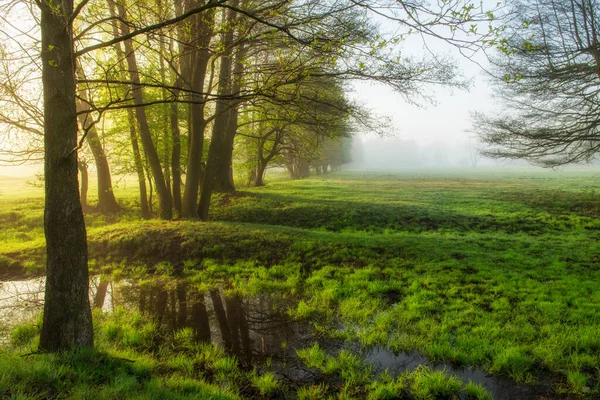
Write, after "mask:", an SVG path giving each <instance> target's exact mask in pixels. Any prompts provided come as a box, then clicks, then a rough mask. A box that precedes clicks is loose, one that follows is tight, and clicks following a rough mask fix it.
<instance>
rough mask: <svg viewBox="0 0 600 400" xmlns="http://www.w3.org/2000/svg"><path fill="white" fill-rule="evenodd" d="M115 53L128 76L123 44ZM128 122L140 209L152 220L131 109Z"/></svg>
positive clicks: (116, 30)
mask: <svg viewBox="0 0 600 400" xmlns="http://www.w3.org/2000/svg"><path fill="white" fill-rule="evenodd" d="M108 8H109V10H110V14H111V16H112V17H116V11H115V8H114V4H113V3H112V1H111V0H109V1H108ZM111 25H112V30H113V36H114V37H117V36H119V27H118V23H117V20H116V19H115V20H113V21H112V24H111ZM115 52H116V53H117V58H118V59H119V67H120V69H121V71H123V72H121V74H122V75H127V73H126V72H125V71H126V69H125V63H124V62H123V59H124V58H125V53H124V52H123V49H122V48H121V43H115ZM126 79H127V77H126V76H123V80H126ZM127 122H128V124H129V139H130V140H131V148H132V151H133V160H134V163H135V170H136V172H137V176H138V185H139V191H140V208H141V210H142V218H144V219H150V218H151V217H152V210H151V209H150V206H149V204H148V193H147V191H146V177H145V176H144V164H143V163H142V156H141V154H140V146H139V144H138V140H137V131H136V122H135V115H134V113H133V110H131V109H130V108H128V109H127Z"/></svg>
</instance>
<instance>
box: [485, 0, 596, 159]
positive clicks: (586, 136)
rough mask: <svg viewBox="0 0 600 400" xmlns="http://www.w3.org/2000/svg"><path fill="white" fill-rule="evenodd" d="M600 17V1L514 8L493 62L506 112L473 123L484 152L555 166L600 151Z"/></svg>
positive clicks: (534, 1) (549, 1)
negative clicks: (599, 116) (484, 146)
mask: <svg viewBox="0 0 600 400" xmlns="http://www.w3.org/2000/svg"><path fill="white" fill-rule="evenodd" d="M599 15H600V3H599V2H598V1H596V0H567V1H556V0H531V1H519V2H517V3H516V4H515V5H514V8H513V9H512V14H509V15H507V18H511V19H510V21H509V23H508V24H507V29H506V32H505V34H506V36H505V38H503V39H501V40H499V41H498V42H497V43H496V45H497V47H499V49H500V50H501V51H500V54H499V55H498V56H497V57H496V58H495V59H493V62H494V71H493V72H494V73H495V75H496V87H495V89H496V93H497V94H498V95H499V97H500V98H501V99H502V100H503V102H504V110H503V111H502V112H501V113H498V114H497V115H484V114H476V115H475V118H474V130H475V131H476V132H477V133H479V136H480V138H481V140H482V142H484V143H486V144H487V145H488V146H489V147H488V148H487V149H486V150H485V151H483V154H484V155H486V156H490V157H495V158H513V159H520V158H521V159H526V160H528V161H530V162H533V163H536V164H539V165H542V166H545V167H554V166H559V165H564V164H569V163H575V162H583V161H590V160H591V159H593V157H594V156H595V155H596V154H597V153H598V151H600V130H599V128H600V118H598V115H600V101H599V100H598V99H599V95H600V36H599V32H600V19H598V17H599Z"/></svg>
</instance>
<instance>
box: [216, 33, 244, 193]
mask: <svg viewBox="0 0 600 400" xmlns="http://www.w3.org/2000/svg"><path fill="white" fill-rule="evenodd" d="M245 54H246V50H245V47H244V45H243V44H242V45H240V46H239V47H238V48H237V51H236V55H235V65H234V67H233V71H232V72H231V77H230V78H229V79H231V80H232V85H231V88H230V90H229V94H232V95H236V94H239V92H240V89H241V86H242V85H241V83H242V74H243V72H244V64H243V63H242V61H243V59H244V57H245ZM228 103H229V104H228V107H229V111H228V116H227V124H226V128H225V132H223V134H224V135H225V137H224V141H223V146H224V147H223V154H222V156H221V157H219V164H218V166H217V171H216V174H215V179H214V190H215V191H216V192H221V193H231V192H234V191H235V184H234V182H233V171H232V164H233V142H234V140H235V135H236V134H237V128H238V107H239V106H240V101H239V100H230V101H229V102H228Z"/></svg>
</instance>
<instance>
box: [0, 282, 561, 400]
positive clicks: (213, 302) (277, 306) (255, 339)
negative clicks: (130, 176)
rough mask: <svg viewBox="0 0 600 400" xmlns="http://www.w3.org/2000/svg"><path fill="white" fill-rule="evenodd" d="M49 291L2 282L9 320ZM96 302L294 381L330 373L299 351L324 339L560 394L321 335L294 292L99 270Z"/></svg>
mask: <svg viewBox="0 0 600 400" xmlns="http://www.w3.org/2000/svg"><path fill="white" fill-rule="evenodd" d="M43 290H44V280H43V278H37V279H31V280H26V281H14V282H1V283H0V318H1V321H2V325H4V326H7V325H15V324H17V323H19V322H22V321H24V320H27V319H31V318H33V317H35V316H36V315H37V314H38V313H39V312H40V311H41V309H42V306H43V298H44V293H43ZM90 303H91V304H92V305H93V306H94V307H96V308H100V309H102V310H104V311H106V312H110V311H112V310H114V308H115V307H116V306H123V307H125V308H129V309H137V310H139V311H140V312H142V313H143V314H146V315H150V316H152V317H154V318H155V319H156V320H157V322H159V323H160V324H162V325H164V326H166V327H168V328H170V329H171V330H173V331H176V330H179V329H182V328H191V329H192V330H193V332H194V335H195V339H196V340H197V341H200V342H212V343H215V344H217V345H219V346H222V347H223V348H224V349H226V351H227V352H229V353H230V354H232V355H235V356H236V358H237V360H238V363H239V365H240V367H241V368H247V369H252V368H257V369H258V370H259V371H264V370H266V369H268V370H270V371H273V372H274V373H275V375H276V377H277V378H278V379H280V380H282V381H283V382H284V383H285V384H287V385H289V386H291V387H298V386H300V385H304V384H316V383H319V382H321V381H324V380H326V379H329V378H328V377H325V376H323V375H321V374H318V373H317V372H316V371H314V370H311V369H307V368H306V367H305V366H304V364H303V363H302V361H301V360H300V359H299V357H298V356H297V354H296V350H297V349H301V348H306V347H307V346H311V345H312V344H314V343H317V342H318V343H319V345H320V347H321V348H323V349H325V350H326V351H327V352H329V353H330V354H336V353H337V352H338V351H339V350H341V349H342V348H346V349H349V350H351V351H352V352H354V353H356V354H360V355H361V357H362V358H363V359H364V360H365V361H367V362H368V363H370V364H372V365H373V372H374V373H375V374H376V375H378V374H381V373H383V372H384V371H386V370H387V371H388V372H389V373H390V374H391V375H392V376H398V375H399V374H400V373H402V372H404V371H407V370H413V369H415V368H416V367H418V366H419V365H426V366H430V367H432V368H434V369H444V370H446V372H447V373H450V374H455V375H456V376H457V377H459V378H460V379H461V380H462V381H463V382H465V383H466V382H468V381H469V380H472V381H473V382H475V383H480V384H482V385H483V386H484V387H485V388H486V389H487V390H488V391H490V392H491V393H492V394H493V395H494V398H495V399H511V400H513V399H516V400H518V399H541V398H543V399H550V398H553V396H554V395H553V394H552V390H551V382H550V378H547V379H545V380H543V379H541V382H542V383H541V384H539V385H519V384H516V383H515V382H514V381H513V380H511V379H507V378H501V377H493V376H489V375H488V374H486V373H485V372H484V371H481V370H470V369H455V368H453V367H452V366H450V365H434V364H432V363H430V362H429V361H428V360H427V359H426V358H425V357H423V356H421V355H420V354H419V353H417V352H411V353H399V354H395V353H393V352H392V351H390V350H387V349H384V348H369V349H364V348H361V347H360V346H358V345H356V344H348V343H344V342H341V341H339V340H332V339H328V338H324V337H322V336H317V335H316V334H315V332H314V329H312V321H309V320H303V321H298V320H293V319H291V318H290V317H289V315H288V314H287V312H286V311H287V310H288V309H289V308H294V307H295V306H296V304H295V302H294V299H291V298H289V297H288V298H281V297H275V296H269V295H257V296H254V297H244V298H242V297H240V296H233V297H226V296H225V295H224V293H223V290H222V289H213V290H209V291H208V292H201V291H198V289H197V288H196V287H195V286H194V285H191V284H189V283H188V282H186V281H183V280H180V281H174V280H169V281H166V280H160V279H159V280H153V281H136V280H121V281H118V282H114V281H109V280H107V279H104V278H99V277H93V278H92V279H91V281H90ZM4 337H6V336H4ZM540 378H542V377H540Z"/></svg>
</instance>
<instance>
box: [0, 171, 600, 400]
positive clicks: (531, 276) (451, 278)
mask: <svg viewBox="0 0 600 400" xmlns="http://www.w3.org/2000/svg"><path fill="white" fill-rule="evenodd" d="M599 189H600V177H597V176H596V172H595V171H593V170H578V171H563V172H554V171H541V172H532V171H526V170H523V171H521V170H518V171H516V172H515V171H511V172H498V171H476V172H475V173H472V174H469V175H467V174H465V173H463V172H460V171H458V172H457V171H444V172H440V171H436V172H428V173H416V172H411V173H397V174H383V173H349V172H348V173H337V174H333V175H328V176H322V177H314V178H311V179H308V180H302V181H291V182H276V183H273V184H271V185H269V186H267V187H265V188H257V189H243V190H240V191H238V193H236V194H235V195H217V196H216V198H215V202H214V206H213V208H212V215H211V217H212V219H213V222H210V223H199V222H192V221H175V222H164V221H156V220H153V221H140V220H139V219H138V217H137V216H136V214H137V212H136V210H135V209H133V208H132V207H131V206H130V204H133V203H134V201H135V200H134V199H135V194H134V192H133V191H132V189H131V186H130V187H129V188H128V189H127V190H125V191H121V192H120V191H119V190H120V189H117V192H116V193H117V197H118V198H119V199H120V200H121V201H122V202H123V204H124V205H125V211H123V213H121V214H120V215H117V216H108V217H106V216H100V215H96V214H90V215H87V216H86V222H87V226H88V236H89V246H90V255H91V258H92V261H91V267H92V268H93V270H95V271H98V272H102V271H103V272H105V273H111V274H114V275H115V276H131V275H132V274H134V275H137V276H144V275H145V274H147V273H156V274H161V275H180V274H183V275H184V276H185V277H186V279H188V280H189V281H190V282H193V283H194V284H197V285H204V286H205V287H206V288H209V287H212V286H213V285H221V284H224V283H225V284H226V285H227V287H229V290H230V291H231V292H236V293H239V294H249V293H262V292H271V293H277V295H281V296H288V295H294V296H297V297H298V298H299V301H298V303H297V305H296V306H295V307H294V308H292V309H290V311H289V312H290V314H292V315H294V316H295V317H297V318H309V319H313V320H314V321H315V327H316V329H318V330H320V331H321V332H322V333H323V334H324V335H328V336H335V337H337V338H340V339H343V340H346V341H348V342H352V343H360V344H361V345H362V346H363V347H369V346H375V345H376V346H383V347H386V348H389V349H393V350H395V351H412V350H418V351H420V352H421V353H423V354H424V355H426V356H427V358H429V359H430V360H432V361H434V362H444V363H450V364H452V365H456V366H461V365H462V366H472V367H476V368H483V369H485V370H487V371H489V372H490V373H492V374H495V375H499V376H506V377H509V378H510V379H514V380H515V381H519V382H534V381H536V380H538V379H539V378H540V377H541V376H550V377H551V379H552V381H553V385H554V389H555V391H556V392H559V393H561V392H564V393H568V395H569V396H581V397H586V396H587V397H593V396H597V395H598V394H599V393H600V387H599V386H600V369H599V368H598V365H600V341H599V340H598V338H599V337H600V313H599V311H598V310H599V305H600V283H599V282H600V267H599V266H600V242H599V240H598V239H599V238H600V219H599V218H598V217H599V216H600V191H599ZM41 207H42V201H41V199H40V198H39V197H37V198H31V199H24V198H17V197H16V196H15V197H11V196H10V194H7V195H5V196H3V197H1V198H0V223H2V226H3V228H4V229H3V231H2V233H0V267H3V269H4V270H7V271H16V270H22V269H23V268H24V267H25V266H27V267H28V270H29V271H32V272H33V273H36V271H37V273H40V272H41V266H43V246H44V241H43V224H42V222H43V221H42V211H41ZM147 323H150V322H147ZM103 324H104V325H103V326H104V328H102V329H104V330H105V331H103V332H104V333H103V334H105V335H108V336H107V338H109V339H110V338H112V336H110V335H115V336H114V337H115V338H120V339H119V340H121V341H122V342H123V345H124V346H125V347H126V348H127V349H134V350H135V351H141V352H143V351H146V350H147V349H146V348H145V347H144V346H145V343H146V341H147V340H148V337H147V336H145V335H149V333H148V332H153V330H152V329H153V328H152V326H146V327H145V328H144V326H145V325H140V326H137V327H136V328H131V329H132V330H131V331H130V332H128V333H123V332H122V331H121V330H118V329H117V328H114V327H113V328H111V326H113V325H114V324H113V325H111V324H112V323H111V322H110V321H106V322H103ZM116 326H118V324H116ZM332 326H335V327H336V328H335V329H332V328H331V327H332ZM340 326H341V328H340ZM111 329H114V330H115V332H113V333H110V332H112V331H111ZM15 337H17V338H21V339H18V340H17V339H16V340H17V341H27V340H29V339H30V337H31V332H30V331H28V330H27V329H25V328H23V330H22V331H21V332H19V333H18V334H16V335H15ZM125 338H126V339H125ZM110 340H116V339H114V338H112V339H110ZM298 350H299V351H300V354H301V355H303V356H304V357H305V360H306V362H307V364H308V365H310V366H312V368H316V369H319V370H321V371H322V372H324V373H326V374H330V375H334V376H336V377H337V379H339V382H340V385H341V386H339V387H336V388H337V389H336V388H334V387H332V386H331V384H330V383H319V382H317V383H316V384H315V385H312V386H306V387H302V388H300V389H299V390H298V392H297V396H298V398H307V399H308V398H324V397H326V396H329V395H332V393H333V392H334V391H335V390H341V391H344V393H346V395H347V396H359V397H370V398H394V396H396V395H398V393H400V395H406V394H407V393H411V396H414V397H415V398H438V397H444V398H452V397H453V396H454V397H457V398H458V397H460V396H462V397H463V398H482V399H483V398H490V397H489V394H488V393H487V392H485V390H483V389H482V388H480V387H479V386H477V385H474V384H471V385H469V384H462V383H461V382H456V381H455V380H453V379H452V377H451V376H449V375H448V374H442V375H440V374H439V372H438V371H435V370H427V369H423V368H422V369H418V370H417V371H412V372H410V373H407V374H406V375H403V376H402V377H395V378H391V377H390V378H389V379H383V378H381V377H379V378H377V377H374V376H373V375H372V373H371V372H370V371H369V369H368V366H365V365H362V361H361V360H360V359H356V358H353V357H355V356H354V355H353V354H351V353H339V354H335V355H332V354H321V355H319V354H317V353H318V351H316V350H314V348H311V347H309V348H307V349H298ZM128 351H129V350H128ZM131 351H133V350H131ZM303 351H310V352H315V354H313V355H310V354H308V353H303ZM319 357H321V358H319ZM171 358H174V359H175V360H174V361H173V362H174V363H175V365H177V367H173V368H174V369H175V370H177V371H179V368H180V369H182V370H186V371H187V370H189V368H191V367H189V363H188V364H186V363H187V361H186V360H177V359H176V357H175V356H172V357H171ZM222 360H224V361H218V362H217V363H216V364H215V365H213V366H212V367H211V368H213V369H212V370H211V371H212V372H211V373H212V374H213V375H214V376H216V377H220V378H221V379H226V377H229V376H236V374H238V372H239V371H236V368H237V367H236V366H235V363H232V361H231V360H228V359H227V358H226V357H225V358H223V359H222ZM319 360H320V361H319ZM53 362H54V361H53ZM192 364H193V363H192ZM186 365H188V366H186ZM186 368H187V369H186ZM159 369H160V368H159ZM178 373H179V372H178ZM411 374H412V375H411ZM151 375H152V374H151ZM242 375H243V374H242ZM123 379H125V378H123ZM136 379H137V378H136ZM160 379H167V380H168V379H175V378H172V377H171V376H168V375H165V376H163V377H162V378H160ZM177 379H179V378H177ZM181 379H183V378H181ZM185 379H192V378H189V376H188V377H187V378H185ZM236 379H237V378H236ZM244 379H245V380H247V381H248V382H249V383H248V385H249V386H251V387H253V388H254V389H253V390H255V392H252V393H255V394H256V395H257V396H265V397H269V396H272V395H273V393H279V392H280V391H282V390H283V391H284V390H285V389H284V388H282V387H281V385H280V384H279V383H278V382H276V381H275V380H274V379H273V377H271V376H270V375H262V376H257V375H253V376H250V375H249V376H246V377H245V378H244ZM169 382H171V381H169ZM177 382H179V383H177V384H176V386H177V385H182V387H183V386H185V385H188V384H189V385H191V386H193V384H192V383H191V382H188V381H185V380H184V381H177ZM206 384H207V385H213V384H214V383H213V382H208V383H206ZM177 387H179V386H177ZM211 387H212V386H211ZM217 388H218V389H219V390H221V389H222V387H220V386H219V385H217ZM139 390H140V391H143V390H146V389H143V388H141V387H140V388H139ZM178 390H179V389H178ZM182 390H183V389H182ZM190 390H191V389H190ZM207 390H208V389H207ZM210 390H212V389H210ZM215 390H217V389H215ZM278 391H279V392H278ZM234 392H235V391H234ZM140 393H142V392H140ZM232 393H233V392H232ZM235 393H237V394H236V395H238V394H239V392H235ZM394 393H396V394H394ZM242 394H243V393H242Z"/></svg>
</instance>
